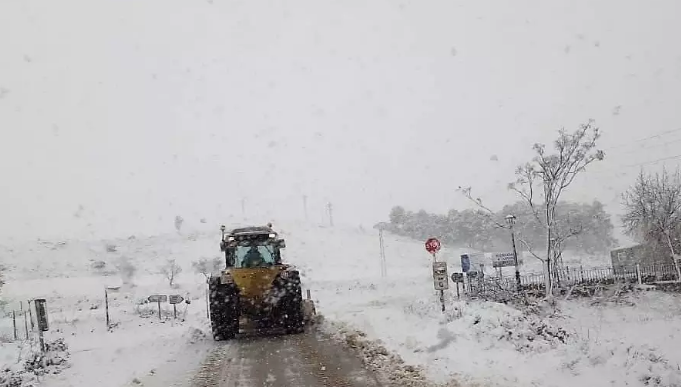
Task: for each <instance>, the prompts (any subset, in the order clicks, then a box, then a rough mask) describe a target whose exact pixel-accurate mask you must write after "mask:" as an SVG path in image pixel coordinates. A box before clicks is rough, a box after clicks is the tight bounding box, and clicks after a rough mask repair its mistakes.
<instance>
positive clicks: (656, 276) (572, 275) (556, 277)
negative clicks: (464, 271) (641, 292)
mask: <svg viewBox="0 0 681 387" xmlns="http://www.w3.org/2000/svg"><path fill="white" fill-rule="evenodd" d="M675 280H678V276H677V271H676V268H675V267H674V265H673V264H655V265H635V266H620V267H608V268H590V269H584V268H582V267H579V268H570V267H566V268H565V269H561V270H553V271H552V273H551V281H552V282H553V286H554V287H555V288H569V287H573V286H576V285H597V284H601V285H608V284H615V283H640V284H653V283H656V282H664V281H675ZM545 284H546V274H527V275H522V276H520V289H521V291H531V290H538V291H543V290H544V288H545V287H546V285H545ZM466 287H467V290H468V291H469V292H470V293H471V294H472V295H483V296H490V297H496V296H499V294H497V293H503V292H512V293H515V292H517V288H518V284H517V280H516V279H515V278H514V277H505V278H501V277H495V276H490V275H483V276H478V277H468V280H467V283H466Z"/></svg>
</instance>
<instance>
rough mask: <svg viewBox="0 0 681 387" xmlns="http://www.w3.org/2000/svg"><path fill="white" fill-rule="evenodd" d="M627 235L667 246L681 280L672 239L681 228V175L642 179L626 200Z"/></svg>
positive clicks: (624, 218) (625, 223)
mask: <svg viewBox="0 0 681 387" xmlns="http://www.w3.org/2000/svg"><path fill="white" fill-rule="evenodd" d="M622 199H623V204H624V208H625V213H624V215H623V216H622V223H623V225H624V230H625V232H626V233H627V234H628V235H630V236H633V237H635V238H636V239H639V240H644V241H647V242H653V243H661V244H662V245H666V246H667V247H668V248H669V250H670V252H671V257H672V262H673V263H674V268H675V269H676V275H677V278H678V279H680V280H681V272H680V271H679V265H678V259H679V258H680V257H679V255H678V253H677V249H676V248H675V247H674V243H673V242H672V238H673V237H676V235H677V234H678V231H679V226H680V225H681V172H680V171H679V169H678V168H677V169H676V170H675V171H674V172H673V173H669V172H667V170H666V169H663V170H662V173H655V174H644V173H643V171H641V173H640V174H639V175H638V178H637V180H636V183H635V184H634V185H633V186H632V187H631V188H629V190H627V191H626V192H625V193H624V194H623V196H622Z"/></svg>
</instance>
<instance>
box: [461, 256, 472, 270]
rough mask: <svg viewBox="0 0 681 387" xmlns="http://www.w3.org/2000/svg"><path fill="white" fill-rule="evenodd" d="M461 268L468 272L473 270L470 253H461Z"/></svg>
mask: <svg viewBox="0 0 681 387" xmlns="http://www.w3.org/2000/svg"><path fill="white" fill-rule="evenodd" d="M461 270H462V271H463V272H464V273H468V272H469V271H470V270H471V259H470V257H469V256H468V254H462V255H461Z"/></svg>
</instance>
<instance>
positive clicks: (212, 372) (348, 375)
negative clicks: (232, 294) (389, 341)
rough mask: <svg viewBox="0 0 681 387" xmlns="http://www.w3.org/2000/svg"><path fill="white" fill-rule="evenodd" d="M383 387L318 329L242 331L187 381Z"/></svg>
mask: <svg viewBox="0 0 681 387" xmlns="http://www.w3.org/2000/svg"><path fill="white" fill-rule="evenodd" d="M256 386H257V387H288V386H296V387H327V386H328V387H331V386H333V387H360V386H361V387H382V386H381V384H380V383H379V382H378V380H377V378H376V377H375V376H374V375H373V374H372V372H371V371H369V370H368V369H366V368H365V367H364V365H363V364H362V362H361V361H360V359H358V358H357V357H356V355H355V354H353V353H351V352H350V351H348V350H347V349H346V348H344V347H342V346H340V345H338V343H337V342H335V341H332V340H330V339H329V338H327V337H325V336H324V335H322V334H320V333H317V332H307V333H303V334H299V335H283V336H258V337H242V338H238V339H236V340H233V341H231V342H229V343H225V344H221V345H220V346H219V347H217V348H216V349H215V350H214V351H213V353H211V354H210V355H209V356H208V357H207V358H206V360H205V362H204V364H203V366H202V367H201V370H200V371H199V373H198V374H197V375H196V376H195V378H194V380H193V384H192V387H256Z"/></svg>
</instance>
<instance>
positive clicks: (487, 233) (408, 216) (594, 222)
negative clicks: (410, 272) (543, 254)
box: [381, 201, 617, 254]
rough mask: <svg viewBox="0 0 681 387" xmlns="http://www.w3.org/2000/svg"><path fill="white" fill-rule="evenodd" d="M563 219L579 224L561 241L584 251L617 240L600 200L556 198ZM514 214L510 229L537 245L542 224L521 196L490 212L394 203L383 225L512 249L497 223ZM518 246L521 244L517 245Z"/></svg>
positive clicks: (413, 234) (482, 247)
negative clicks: (437, 210)
mask: <svg viewBox="0 0 681 387" xmlns="http://www.w3.org/2000/svg"><path fill="white" fill-rule="evenodd" d="M556 212H557V214H558V216H557V217H558V218H559V219H561V225H562V226H564V227H567V228H571V229H573V230H580V232H579V233H577V235H575V236H574V238H571V239H569V240H567V241H566V242H565V248H566V249H571V250H574V251H578V252H583V253H587V254H598V253H606V252H608V251H609V250H610V249H611V248H612V247H614V246H615V245H616V244H617V241H616V239H615V238H614V237H613V232H614V225H613V223H612V219H611V217H610V214H608V213H607V212H606V211H605V209H604V207H603V204H602V203H600V202H599V201H594V202H592V203H591V204H587V203H572V202H559V203H558V205H557V208H556ZM507 215H514V216H515V217H516V223H515V226H514V231H515V232H516V235H517V237H518V239H519V240H522V241H523V243H525V244H527V245H529V246H541V245H542V244H543V242H544V238H545V233H546V231H545V228H544V227H543V226H542V224H541V223H540V222H539V221H537V219H536V218H535V217H534V216H533V215H532V213H531V208H530V207H529V206H528V205H527V204H526V203H524V202H520V201H519V202H516V203H514V204H511V205H507V206H504V207H503V208H502V209H501V210H500V211H497V212H495V213H494V214H489V213H487V212H485V211H484V210H482V209H465V210H461V211H459V210H455V209H453V210H450V211H448V212H447V213H446V214H432V213H428V212H426V211H425V210H420V211H416V212H412V211H407V210H406V209H404V207H402V206H395V207H393V208H392V210H391V211H390V215H389V222H388V223H383V224H382V225H381V227H382V228H383V229H384V230H387V231H389V232H391V233H393V234H396V235H402V236H406V237H410V238H414V239H418V240H425V239H426V238H428V237H431V236H437V237H438V238H439V239H440V240H441V242H442V243H444V244H448V245H455V246H462V247H468V248H471V249H473V250H478V251H483V252H485V251H500V250H508V249H510V245H511V241H510V233H509V230H508V229H506V228H504V227H500V225H503V224H505V223H506V220H505V218H506V216H507ZM519 248H522V246H519Z"/></svg>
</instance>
